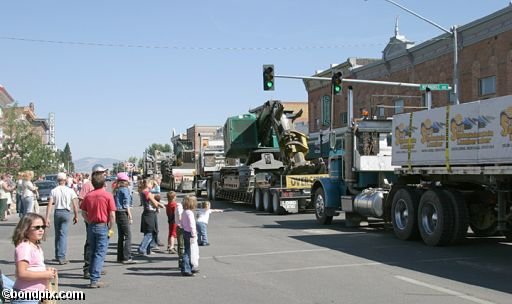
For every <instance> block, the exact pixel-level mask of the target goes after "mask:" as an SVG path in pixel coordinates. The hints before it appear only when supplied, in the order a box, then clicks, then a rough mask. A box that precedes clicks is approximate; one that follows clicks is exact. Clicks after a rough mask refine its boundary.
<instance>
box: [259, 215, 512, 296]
mask: <svg viewBox="0 0 512 304" xmlns="http://www.w3.org/2000/svg"><path fill="white" fill-rule="evenodd" d="M341 222H343V221H337V222H336V223H335V224H333V225H330V226H322V225H318V224H316V222H315V221H314V220H282V221H276V225H265V226H263V227H264V228H268V229H293V230H301V231H302V232H305V233H308V232H309V233H310V234H306V235H305V234H304V233H302V234H301V235H292V236H290V237H291V238H293V239H296V240H299V241H301V242H306V243H309V244H313V245H316V246H319V247H324V248H329V249H332V250H336V251H339V252H343V253H345V254H349V255H352V256H357V257H361V258H364V259H368V260H371V261H375V262H379V263H382V264H386V265H392V266H395V267H401V268H405V269H409V270H414V271H418V272H420V273H426V274H430V275H433V276H438V277H442V278H446V279H449V280H453V281H458V282H461V283H465V284H471V285H476V286H481V287H484V288H489V289H494V290H498V291H501V292H507V293H512V284H511V283H510V282H512V272H511V271H510V270H511V269H512V259H511V258H510V257H511V256H512V246H510V243H504V241H505V239H504V238H477V237H474V236H473V235H468V238H467V239H466V240H465V241H464V242H462V243H461V244H457V245H453V246H450V247H429V246H426V245H424V244H423V243H422V242H421V241H409V242H406V241H400V240H398V239H397V238H395V236H394V235H393V233H392V228H391V227H390V226H389V225H387V224H384V223H382V222H370V225H369V226H367V227H360V228H344V227H343V226H342V225H343V223H341ZM340 223H341V225H340Z"/></svg>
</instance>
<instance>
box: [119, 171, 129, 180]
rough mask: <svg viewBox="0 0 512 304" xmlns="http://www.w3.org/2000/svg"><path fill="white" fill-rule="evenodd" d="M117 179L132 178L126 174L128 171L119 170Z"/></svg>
mask: <svg viewBox="0 0 512 304" xmlns="http://www.w3.org/2000/svg"><path fill="white" fill-rule="evenodd" d="M117 180H118V181H129V180H130V178H129V177H128V174H126V172H119V173H117Z"/></svg>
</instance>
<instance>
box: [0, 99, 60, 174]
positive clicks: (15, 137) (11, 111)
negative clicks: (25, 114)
mask: <svg viewBox="0 0 512 304" xmlns="http://www.w3.org/2000/svg"><path fill="white" fill-rule="evenodd" d="M16 115H17V114H16V109H15V107H12V108H7V109H5V110H4V113H3V119H2V123H1V127H2V130H3V134H4V137H3V141H2V149H1V151H0V170H1V171H3V172H6V173H10V174H12V175H14V176H15V175H16V174H17V173H18V172H21V171H25V170H32V171H34V174H35V175H36V176H39V175H42V174H48V173H55V172H57V170H58V166H59V159H58V155H57V153H55V152H54V151H52V150H51V149H50V147H49V146H47V145H45V144H43V142H42V141H41V138H40V137H39V136H38V135H36V134H34V132H32V128H31V126H30V124H29V122H27V121H26V120H23V119H18V118H17V117H16Z"/></svg>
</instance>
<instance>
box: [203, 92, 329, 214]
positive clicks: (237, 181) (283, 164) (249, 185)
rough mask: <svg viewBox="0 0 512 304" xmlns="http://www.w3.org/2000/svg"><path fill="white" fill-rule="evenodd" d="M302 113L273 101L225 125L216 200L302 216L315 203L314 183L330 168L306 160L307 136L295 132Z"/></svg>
mask: <svg viewBox="0 0 512 304" xmlns="http://www.w3.org/2000/svg"><path fill="white" fill-rule="evenodd" d="M301 115H302V111H298V112H293V111H289V110H285V108H284V106H283V103H281V102H280V101H278V100H269V101H267V102H265V103H264V104H263V105H261V106H259V107H257V108H255V109H252V110H249V113H246V114H241V115H237V116H233V117H229V118H228V119H227V120H226V123H225V125H224V129H223V132H224V156H225V157H226V159H225V166H224V167H223V168H221V169H220V170H219V171H218V172H214V174H213V176H212V178H211V181H212V182H211V186H210V189H211V197H212V199H227V200H232V201H240V202H245V203H251V204H254V207H255V208H256V209H257V210H260V211H263V210H264V211H266V212H271V213H272V212H273V213H276V214H285V213H297V212H299V210H303V209H305V208H306V207H307V206H308V205H309V204H310V202H311V195H310V187H311V184H312V182H313V181H314V180H315V179H317V178H319V177H322V176H327V175H326V174H325V173H326V168H325V165H324V164H323V163H321V162H318V163H312V162H310V161H307V160H306V157H305V156H306V154H307V153H308V146H307V136H306V135H305V134H304V133H301V132H299V131H297V130H295V128H294V127H293V121H294V120H295V119H297V118H298V117H300V116H301Z"/></svg>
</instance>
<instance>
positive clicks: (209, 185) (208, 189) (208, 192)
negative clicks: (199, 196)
mask: <svg viewBox="0 0 512 304" xmlns="http://www.w3.org/2000/svg"><path fill="white" fill-rule="evenodd" d="M206 195H207V197H208V199H209V200H212V199H213V197H212V181H211V180H207V181H206Z"/></svg>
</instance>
